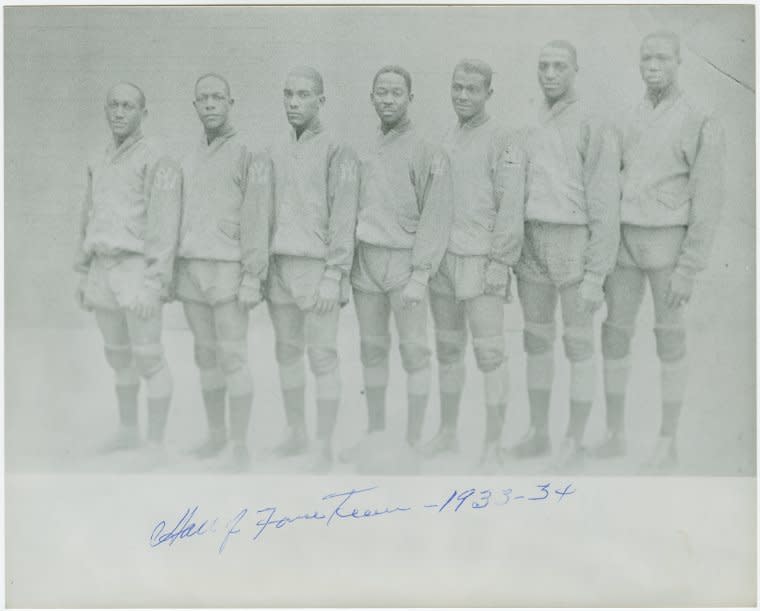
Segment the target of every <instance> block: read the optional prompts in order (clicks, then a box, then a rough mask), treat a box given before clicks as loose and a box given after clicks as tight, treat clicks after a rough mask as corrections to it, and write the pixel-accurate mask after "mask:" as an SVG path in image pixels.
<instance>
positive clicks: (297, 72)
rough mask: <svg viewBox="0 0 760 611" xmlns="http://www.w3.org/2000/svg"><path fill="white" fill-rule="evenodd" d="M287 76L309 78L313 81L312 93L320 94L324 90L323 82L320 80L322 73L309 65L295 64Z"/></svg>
mask: <svg viewBox="0 0 760 611" xmlns="http://www.w3.org/2000/svg"><path fill="white" fill-rule="evenodd" d="M288 76H300V77H303V78H307V79H309V80H310V81H311V82H312V83H314V93H316V94H317V95H322V94H324V92H325V84H324V81H323V80H322V75H321V74H320V73H319V72H318V71H317V70H316V69H315V68H312V67H311V66H296V67H295V68H293V69H292V70H291V71H290V72H288Z"/></svg>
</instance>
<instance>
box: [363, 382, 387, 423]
mask: <svg viewBox="0 0 760 611" xmlns="http://www.w3.org/2000/svg"><path fill="white" fill-rule="evenodd" d="M385 388H386V387H385V386H378V387H376V388H365V389H364V392H365V393H366V396H367V417H368V426H367V431H368V432H370V433H372V432H374V431H383V430H385Z"/></svg>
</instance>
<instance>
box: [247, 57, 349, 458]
mask: <svg viewBox="0 0 760 611" xmlns="http://www.w3.org/2000/svg"><path fill="white" fill-rule="evenodd" d="M283 94H284V99H283V103H284V106H285V113H286V115H287V118H288V122H289V123H290V126H291V130H290V133H289V138H288V139H287V140H286V141H284V142H281V143H279V144H277V145H275V146H273V147H272V149H271V151H269V153H268V154H267V155H266V156H262V158H261V159H257V160H256V161H255V162H254V172H255V174H256V176H255V178H254V180H255V181H256V182H257V185H258V186H259V189H260V190H261V193H262V197H269V198H273V202H274V203H273V210H274V227H273V230H272V232H273V233H272V246H271V254H272V259H271V266H270V271H269V277H268V282H267V301H268V305H269V313H270V315H271V317H272V323H273V325H274V332H275V342H276V346H275V355H276V358H277V363H278V364H279V366H280V383H281V387H282V394H283V400H284V404H285V416H286V418H287V422H288V428H289V433H288V436H287V438H286V439H285V440H284V441H283V443H281V444H280V445H279V446H277V448H276V449H275V453H276V454H278V455H280V456H294V455H297V454H302V453H304V452H305V451H306V450H307V449H308V437H307V435H306V425H305V419H304V384H305V380H304V350H306V351H307V352H308V355H309V364H310V366H311V371H312V373H313V374H314V376H315V378H316V390H317V434H316V437H317V447H316V456H315V460H314V464H313V465H312V469H313V470H314V471H316V472H324V471H326V470H328V469H329V468H330V466H331V463H332V449H331V437H332V433H333V429H334V428H335V421H336V416H337V411H338V405H339V403H340V396H341V380H340V372H339V369H338V352H337V345H336V342H337V332H338V314H339V312H340V308H341V306H343V305H345V304H346V303H347V302H348V288H349V287H348V281H349V277H348V275H349V273H350V271H351V263H352V261H353V256H354V229H355V227H356V210H357V205H358V198H359V166H358V161H357V158H356V155H355V154H354V152H353V151H352V150H351V149H349V148H348V147H346V146H343V145H341V144H340V143H339V142H338V141H337V140H336V138H335V137H334V136H333V135H332V134H330V132H328V131H326V130H325V129H324V128H323V127H322V124H321V122H320V120H319V111H320V109H321V108H322V105H323V104H324V103H325V94H324V87H323V84H322V76H321V75H320V74H319V72H317V71H316V70H315V69H314V68H310V67H301V68H295V69H294V70H292V71H291V72H290V73H289V74H288V77H287V79H286V81H285V87H284V91H283ZM265 193H267V195H265Z"/></svg>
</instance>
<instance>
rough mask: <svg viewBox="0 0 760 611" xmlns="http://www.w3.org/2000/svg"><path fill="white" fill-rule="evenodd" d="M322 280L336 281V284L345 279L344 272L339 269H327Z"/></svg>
mask: <svg viewBox="0 0 760 611" xmlns="http://www.w3.org/2000/svg"><path fill="white" fill-rule="evenodd" d="M322 278H324V279H326V280H334V281H335V282H340V281H341V279H342V278H343V272H342V271H341V270H340V269H338V268H337V267H328V268H327V269H325V272H324V274H323V275H322Z"/></svg>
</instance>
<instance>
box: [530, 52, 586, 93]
mask: <svg viewBox="0 0 760 611" xmlns="http://www.w3.org/2000/svg"><path fill="white" fill-rule="evenodd" d="M577 72H578V69H577V68H576V66H575V62H574V61H573V56H572V55H571V53H570V51H568V50H567V49H563V48H561V47H545V48H544V49H542V50H541V53H540V54H539V56H538V84H539V85H541V89H543V92H544V96H545V97H546V99H547V100H550V101H553V100H558V99H560V98H561V97H562V96H564V95H565V94H566V93H567V91H568V90H569V89H570V88H571V87H572V86H573V83H574V82H575V75H576V74H577Z"/></svg>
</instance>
